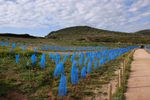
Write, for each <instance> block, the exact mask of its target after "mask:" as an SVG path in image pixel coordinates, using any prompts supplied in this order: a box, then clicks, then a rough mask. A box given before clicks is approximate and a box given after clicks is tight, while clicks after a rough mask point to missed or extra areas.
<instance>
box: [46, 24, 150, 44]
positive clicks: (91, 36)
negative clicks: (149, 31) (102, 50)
mask: <svg viewBox="0 0 150 100" xmlns="http://www.w3.org/2000/svg"><path fill="white" fill-rule="evenodd" d="M144 32H145V31H144V30H143V31H142V34H139V33H141V32H140V31H139V32H137V33H123V32H114V31H107V30H101V29H96V28H92V27H88V26H75V27H69V28H65V29H61V30H58V31H53V32H51V33H49V34H48V35H47V36H46V38H49V39H54V40H59V41H61V40H62V41H77V42H111V43H132V44H148V43H150V36H147V35H145V34H143V33H144Z"/></svg>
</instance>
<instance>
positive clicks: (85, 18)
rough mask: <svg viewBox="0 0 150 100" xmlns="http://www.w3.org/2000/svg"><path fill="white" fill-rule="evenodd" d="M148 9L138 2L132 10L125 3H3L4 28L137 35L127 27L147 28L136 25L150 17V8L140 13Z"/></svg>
mask: <svg viewBox="0 0 150 100" xmlns="http://www.w3.org/2000/svg"><path fill="white" fill-rule="evenodd" d="M148 5H150V2H149V0H138V1H137V2H135V3H134V4H132V5H131V7H129V6H128V5H125V3H124V0H0V26H1V27H14V28H31V29H32V28H42V27H43V28H48V27H54V26H57V27H59V28H64V27H67V26H76V25H89V26H93V27H97V28H104V29H108V30H120V29H122V31H135V30H133V29H136V28H133V29H127V28H126V27H127V25H129V24H130V26H132V27H138V28H140V27H141V28H143V27H142V26H141V25H144V24H141V23H140V25H138V24H137V25H136V26H135V25H134V24H135V23H136V21H138V20H139V19H142V18H144V17H145V16H146V17H150V14H149V11H150V9H149V8H148V9H146V10H145V12H140V11H139V10H140V9H142V8H143V7H146V6H148ZM129 14H132V16H130V17H129ZM132 22H133V24H132ZM147 23H150V20H148V21H147ZM119 28H120V29H119ZM149 28H150V26H149Z"/></svg>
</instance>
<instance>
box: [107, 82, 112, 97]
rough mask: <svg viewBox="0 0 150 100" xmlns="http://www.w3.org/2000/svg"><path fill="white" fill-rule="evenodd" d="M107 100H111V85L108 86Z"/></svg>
mask: <svg viewBox="0 0 150 100" xmlns="http://www.w3.org/2000/svg"><path fill="white" fill-rule="evenodd" d="M108 100H112V84H111V83H110V84H109V85H108Z"/></svg>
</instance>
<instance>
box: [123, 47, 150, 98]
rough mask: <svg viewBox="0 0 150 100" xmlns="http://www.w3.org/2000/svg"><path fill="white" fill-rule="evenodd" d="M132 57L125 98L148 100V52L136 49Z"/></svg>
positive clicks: (149, 91) (149, 77)
mask: <svg viewBox="0 0 150 100" xmlns="http://www.w3.org/2000/svg"><path fill="white" fill-rule="evenodd" d="M133 57H134V61H133V62H132V64H131V73H130V78H129V80H128V89H127V92H126V93H125V96H126V100H150V54H149V53H147V52H146V51H145V50H144V49H138V50H136V51H135V53H134V55H133Z"/></svg>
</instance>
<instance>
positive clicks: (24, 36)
mask: <svg viewBox="0 0 150 100" xmlns="http://www.w3.org/2000/svg"><path fill="white" fill-rule="evenodd" d="M0 36H3V37H15V38H37V37H36V36H31V35H29V34H13V33H0Z"/></svg>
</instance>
